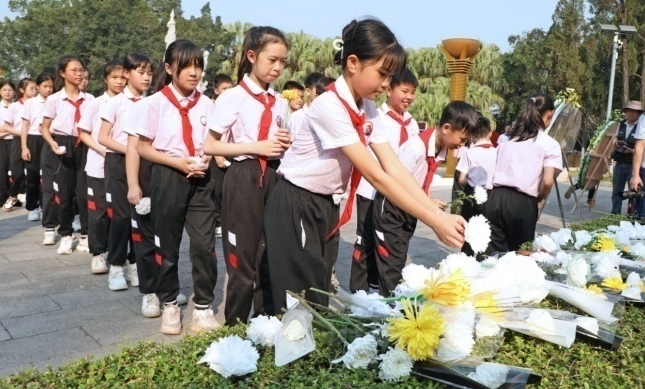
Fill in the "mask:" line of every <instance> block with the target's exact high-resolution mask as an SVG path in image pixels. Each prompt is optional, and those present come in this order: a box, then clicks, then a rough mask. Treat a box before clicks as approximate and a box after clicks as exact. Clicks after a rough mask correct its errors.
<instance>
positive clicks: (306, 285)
mask: <svg viewBox="0 0 645 389" xmlns="http://www.w3.org/2000/svg"><path fill="white" fill-rule="evenodd" d="M336 60H337V63H339V64H341V65H342V67H343V75H342V76H341V77H339V78H338V80H336V82H335V83H334V84H331V85H329V87H328V90H330V91H329V92H327V93H324V94H323V95H322V96H320V97H318V98H317V99H316V100H315V101H314V102H313V103H312V104H311V106H310V107H309V110H308V111H307V119H306V120H305V121H304V122H303V124H302V126H301V127H300V128H298V129H291V131H294V132H296V135H295V142H294V144H293V146H292V148H291V149H290V150H289V151H288V152H287V153H286V154H285V157H284V158H283V161H282V165H281V166H280V170H279V171H280V172H281V173H282V174H283V175H284V179H283V180H282V181H280V182H279V183H278V185H277V186H276V188H275V190H274V191H273V193H272V195H271V197H270V198H269V201H268V203H267V207H266V211H265V215H264V230H265V233H266V239H267V252H268V260H269V270H270V274H271V286H272V291H273V299H274V306H275V309H276V311H279V310H280V309H281V308H282V307H284V306H285V301H286V296H285V294H286V293H285V292H286V291H288V290H290V291H293V292H296V293H297V292H300V291H302V290H305V293H306V295H305V297H306V298H307V299H308V300H310V301H313V302H316V303H320V304H324V305H326V304H327V303H328V298H327V297H325V296H322V295H320V294H317V293H314V292H311V291H310V290H309V289H310V288H311V287H316V288H319V289H322V290H327V291H329V290H330V288H331V285H330V282H331V273H332V266H333V264H334V262H335V260H336V256H337V248H335V247H334V245H333V242H334V240H333V237H334V235H335V234H337V233H338V227H339V226H340V225H342V224H343V223H345V222H347V221H348V220H349V217H350V216H351V207H352V202H353V199H354V195H355V192H356V187H357V186H358V182H359V181H360V178H361V175H363V176H364V177H365V178H366V179H367V180H368V181H369V182H370V183H371V184H372V185H373V186H374V188H375V189H376V190H378V191H379V192H381V193H382V194H383V195H384V196H385V197H386V198H388V199H389V200H391V201H392V202H393V203H394V204H395V205H397V206H398V207H400V208H402V209H403V210H404V211H406V212H408V213H410V214H412V215H413V216H415V217H417V218H419V219H421V221H422V222H424V223H426V224H428V225H430V226H431V227H433V228H434V229H435V232H436V233H437V235H438V237H439V239H441V240H442V241H443V242H444V243H447V244H449V245H451V246H461V243H462V242H463V222H464V221H463V219H462V218H461V217H460V216H455V215H448V214H445V213H442V212H441V211H440V210H439V209H438V208H437V206H436V205H435V204H434V203H433V202H432V201H431V200H430V199H429V198H428V196H427V195H426V194H425V193H424V192H423V190H422V189H421V188H420V187H419V185H418V184H417V183H416V181H415V180H414V178H413V177H412V176H411V175H410V173H409V172H408V171H407V170H406V169H405V167H404V166H403V165H402V164H401V162H400V161H399V159H398V157H397V155H396V154H395V153H394V151H393V150H392V147H391V146H390V145H389V143H388V140H387V137H386V136H385V134H384V133H383V131H384V130H383V123H382V122H381V117H380V115H379V113H378V111H377V109H376V106H375V105H374V101H373V100H374V99H376V98H377V97H378V96H379V95H380V94H381V93H382V92H383V90H384V89H385V88H386V87H387V86H388V85H389V82H390V77H391V76H392V75H393V74H395V73H398V72H400V71H402V70H403V69H404V68H405V64H406V54H405V50H404V49H403V47H402V46H401V45H400V44H399V43H398V42H397V40H396V37H395V36H394V34H393V33H392V32H391V31H390V29H389V28H388V27H387V26H385V25H384V24H383V23H382V22H380V21H378V20H373V19H366V20H361V21H352V22H351V23H350V24H349V25H347V26H346V27H345V28H344V30H343V38H342V43H341V47H340V50H339V51H338V53H337V55H336ZM368 144H369V145H370V147H371V148H372V150H373V151H374V154H375V155H376V157H377V158H378V160H375V159H374V158H373V157H372V156H371V155H370V153H369V151H368V149H367V145H368ZM350 175H351V176H352V179H351V184H350V188H351V189H350V195H349V198H348V200H347V201H348V205H347V206H346V209H345V212H344V214H343V217H342V218H341V219H340V222H339V215H338V205H336V204H335V202H334V195H340V194H342V193H344V192H345V190H346V188H347V186H348V183H349V182H350Z"/></svg>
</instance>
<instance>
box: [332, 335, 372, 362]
mask: <svg viewBox="0 0 645 389" xmlns="http://www.w3.org/2000/svg"><path fill="white" fill-rule="evenodd" d="M377 347H378V344H377V343H376V339H375V338H374V336H372V335H365V336H363V337H362V338H356V339H354V341H353V342H352V343H350V344H349V346H347V352H346V353H345V355H343V356H342V357H340V358H338V359H335V360H333V361H332V363H338V362H343V363H344V364H345V367H347V368H349V369H365V368H366V367H367V366H369V364H370V363H372V362H374V360H375V359H376V356H377V355H378V350H377Z"/></svg>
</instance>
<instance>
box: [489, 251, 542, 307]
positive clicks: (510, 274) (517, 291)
mask: <svg viewBox="0 0 645 389" xmlns="http://www.w3.org/2000/svg"><path fill="white" fill-rule="evenodd" d="M497 268H498V269H499V270H500V272H501V274H502V277H501V278H503V280H504V281H503V282H504V284H505V287H504V288H502V289H501V290H500V293H499V294H498V299H499V301H510V300H512V298H517V297H519V298H520V300H521V302H522V303H523V304H537V303H539V302H541V301H542V300H544V298H545V297H546V296H547V295H548V294H549V288H548V286H547V285H546V279H545V276H546V274H545V273H544V271H543V270H542V269H540V267H539V266H538V265H537V264H536V263H535V261H533V260H532V259H531V258H529V257H525V256H521V255H515V253H514V252H511V253H508V254H506V255H504V256H503V257H502V258H500V259H499V262H498V264H497ZM504 284H502V285H504Z"/></svg>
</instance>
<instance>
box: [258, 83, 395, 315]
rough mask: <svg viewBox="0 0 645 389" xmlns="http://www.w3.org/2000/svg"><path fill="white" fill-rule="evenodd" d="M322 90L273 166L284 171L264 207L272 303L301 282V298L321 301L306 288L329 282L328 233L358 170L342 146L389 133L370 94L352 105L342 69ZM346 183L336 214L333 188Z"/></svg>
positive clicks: (278, 303) (326, 286)
mask: <svg viewBox="0 0 645 389" xmlns="http://www.w3.org/2000/svg"><path fill="white" fill-rule="evenodd" d="M328 90H329V91H328V92H326V93H324V94H322V95H320V96H319V97H318V98H316V100H314V102H313V103H312V104H311V106H310V107H309V110H308V111H307V112H306V115H307V118H306V120H305V121H304V122H303V124H302V126H301V127H300V128H299V129H298V130H297V135H296V139H295V142H294V143H293V145H292V146H291V148H290V149H289V150H288V151H287V152H286V153H285V156H284V158H283V160H282V165H281V166H280V169H279V173H280V174H282V175H283V176H284V179H283V180H281V181H280V182H279V183H278V185H277V186H276V188H275V190H274V192H273V193H272V194H271V197H270V198H269V201H268V203H267V207H266V212H265V214H264V230H265V234H266V238H267V253H268V262H269V270H270V275H271V287H272V291H273V301H274V306H275V309H276V311H279V310H280V309H281V308H283V307H285V306H286V304H285V301H286V297H285V296H286V291H287V290H290V291H293V292H296V293H300V292H301V291H303V290H304V291H305V297H306V298H307V300H310V301H313V302H315V303H319V304H323V305H327V304H328V302H329V299H328V298H327V297H326V296H323V295H321V294H318V293H314V292H311V291H310V290H309V288H311V287H315V288H318V289H322V290H325V291H330V290H331V275H332V268H333V266H334V263H335V261H336V257H337V254H338V245H337V244H335V243H334V242H335V240H334V238H335V237H336V236H337V235H338V228H339V226H340V225H342V224H344V223H346V222H347V221H348V220H349V217H350V216H351V211H352V207H353V201H354V196H355V194H356V190H357V187H358V184H359V181H360V177H361V176H360V172H359V171H358V170H356V169H353V167H352V163H351V161H350V160H349V158H347V157H346V156H345V154H343V151H342V150H341V148H342V147H344V146H349V145H352V144H356V143H359V142H360V143H363V144H364V145H366V146H367V145H369V144H372V143H374V144H376V143H386V142H387V141H388V139H387V136H386V135H385V130H384V125H383V122H382V118H381V116H380V114H379V113H378V110H377V109H376V106H375V105H374V102H373V101H371V100H362V104H361V107H360V108H359V107H357V105H356V102H355V101H354V98H353V96H352V94H351V92H350V90H349V87H348V85H347V83H346V81H345V79H344V78H343V77H342V76H341V77H340V78H338V80H336V82H335V83H333V84H330V86H328ZM350 176H351V177H352V179H351V180H350ZM350 181H351V182H350ZM348 184H350V196H349V198H348V199H347V204H346V207H345V210H344V212H343V216H342V217H341V218H340V220H339V206H338V202H336V201H334V195H337V196H338V195H341V194H343V193H344V192H345V190H346V189H347V186H348Z"/></svg>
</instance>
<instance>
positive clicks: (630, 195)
mask: <svg viewBox="0 0 645 389" xmlns="http://www.w3.org/2000/svg"><path fill="white" fill-rule="evenodd" d="M620 196H621V197H622V199H623V200H631V199H634V200H641V199H642V198H643V197H645V192H644V191H643V189H642V188H640V187H639V188H638V190H626V191H624V192H622V193H621V195H620Z"/></svg>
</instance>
